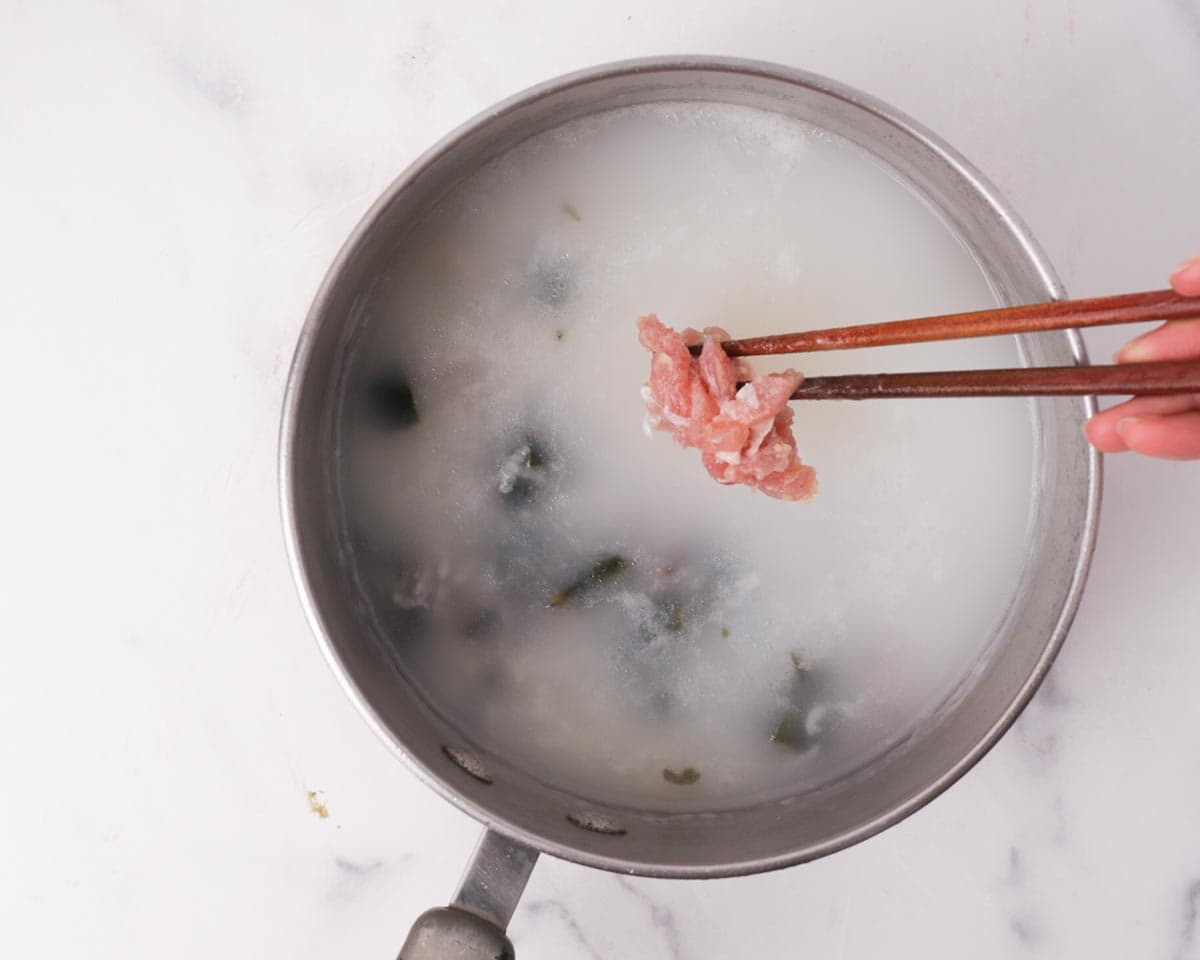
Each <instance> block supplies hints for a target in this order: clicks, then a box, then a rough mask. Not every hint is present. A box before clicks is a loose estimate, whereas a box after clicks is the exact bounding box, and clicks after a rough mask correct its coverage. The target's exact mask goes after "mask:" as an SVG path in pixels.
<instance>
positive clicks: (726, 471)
mask: <svg viewBox="0 0 1200 960" xmlns="http://www.w3.org/2000/svg"><path fill="white" fill-rule="evenodd" d="M638 339H639V340H640V341H641V344H642V346H643V347H645V348H646V349H647V350H649V351H650V352H651V353H652V354H653V357H652V358H651V360H650V378H649V379H648V380H647V381H646V385H645V386H644V387H642V396H643V397H644V398H645V400H646V425H647V427H648V428H651V429H657V430H669V431H671V433H672V435H673V436H674V437H675V440H676V442H678V443H679V444H680V445H681V446H684V447H696V448H697V449H698V450H700V452H701V454H702V457H701V459H702V461H703V463H704V467H705V469H706V470H708V472H709V474H710V475H711V476H712V477H713V479H714V480H716V481H717V482H718V483H744V484H746V485H747V486H749V487H753V488H754V489H756V490H761V491H762V492H763V493H765V494H767V495H768V496H771V497H777V498H778V499H780V500H808V499H810V498H811V497H812V495H813V494H814V493H816V492H817V475H816V471H814V470H813V468H812V467H808V466H805V465H804V464H802V463H801V462H800V458H799V457H798V456H797V454H796V439H795V437H793V436H792V411H791V408H790V407H789V406H788V405H787V404H788V397H790V396H791V395H792V392H793V391H794V390H795V389H796V387H798V386H799V385H800V381H801V380H802V379H803V378H802V377H801V375H800V374H799V373H796V372H795V371H794V370H788V371H787V372H786V373H768V374H764V375H763V376H759V377H756V376H754V375H753V373H752V372H751V371H750V369H749V368H748V367H747V366H746V365H745V364H744V363H739V362H737V361H735V360H732V359H730V358H729V357H728V356H726V355H725V351H724V350H722V349H721V341H723V340H728V339H729V334H727V333H726V332H725V331H724V330H721V329H720V328H719V327H708V328H706V329H705V330H704V332H703V333H700V332H698V331H696V330H692V329H691V328H688V329H686V330H684V331H683V332H682V333H677V332H675V331H674V330H672V329H671V328H670V327H668V326H667V325H666V324H664V323H662V322H661V321H660V320H659V319H658V317H656V316H654V315H653V314H651V315H650V316H648V317H642V318H640V319H639V320H638ZM695 344H702V346H701V348H700V356H699V357H693V356H692V354H691V351H690V350H689V349H688V347H689V346H691V345H695ZM739 381H744V383H743V386H742V387H741V389H738V382H739Z"/></svg>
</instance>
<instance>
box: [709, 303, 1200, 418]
mask: <svg viewBox="0 0 1200 960" xmlns="http://www.w3.org/2000/svg"><path fill="white" fill-rule="evenodd" d="M1195 319H1200V297H1182V296H1180V295H1179V294H1177V293H1175V292H1174V291H1173V290H1150V291H1147V292H1145V293H1125V294H1121V295H1119V296H1115V297H1093V298H1091V299H1087V300H1056V301H1051V302H1049V303H1034V304H1029V305H1028V306H1021V307H1002V308H1000V309H998V310H976V311H972V312H970V313H951V314H945V315H942V316H936V317H917V318H916V319H913V320H894V321H891V322H888V323H864V324H859V325H857V326H851V327H830V328H827V329H824V330H805V331H802V332H800V333H784V334H776V335H774V336H767V337H750V338H747V339H742V340H727V341H725V342H724V343H722V344H721V346H722V347H723V348H724V350H725V352H726V353H727V354H728V355H729V356H731V357H759V356H774V355H778V354H784V353H811V352H816V351H819V350H848V349H853V348H858V347H884V346H895V345H897V344H903V343H927V342H929V341H933V340H961V339H965V338H968V337H992V336H999V335H1003V334H1014V333H1040V332H1042V331H1046V330H1065V329H1071V328H1080V327H1099V326H1107V325H1112V324H1118V323H1143V322H1146V321H1162V320H1195ZM691 350H692V352H693V353H698V352H699V350H700V346H699V345H695V346H693V347H691ZM1172 393H1197V394H1200V362H1191V363H1188V362H1182V363H1176V362H1163V363H1135V364H1117V365H1110V366H1095V367H1093V366H1086V367H1018V368H1014V369H1007V370H947V371H941V372H935V373H878V374H850V375H846V376H835V377H808V378H806V379H805V380H804V382H803V383H801V384H800V386H799V387H798V388H797V390H796V392H795V393H793V394H792V399H793V400H865V399H869V398H881V399H882V398H892V397H1029V396H1079V395H1099V394H1138V395H1141V396H1153V395H1163V394H1172Z"/></svg>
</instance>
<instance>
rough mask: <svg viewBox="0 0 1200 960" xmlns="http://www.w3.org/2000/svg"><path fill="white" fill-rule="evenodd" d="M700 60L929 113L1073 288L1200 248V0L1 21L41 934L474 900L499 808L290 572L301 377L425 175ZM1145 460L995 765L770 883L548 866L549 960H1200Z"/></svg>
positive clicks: (15, 871)
mask: <svg viewBox="0 0 1200 960" xmlns="http://www.w3.org/2000/svg"><path fill="white" fill-rule="evenodd" d="M670 52H678V53H683V52H711V53H724V54H731V55H744V56H751V57H757V58H762V59H769V60H776V61H780V62H784V63H789V64H793V65H796V66H801V67H804V68H808V69H811V70H814V71H817V72H820V73H825V74H827V75H830V76H833V77H836V78H838V79H840V80H842V81H845V82H847V83H850V84H853V85H856V86H859V87H861V88H863V89H865V90H867V91H870V92H873V93H875V94H877V95H879V96H882V97H884V98H885V99H887V100H890V101H891V102H893V103H895V104H896V105H898V106H899V107H901V108H902V109H905V110H907V111H908V112H910V113H912V114H913V115H915V116H916V117H917V118H919V119H920V120H922V121H923V122H924V123H926V124H928V125H929V126H931V127H932V128H933V129H935V130H937V131H938V132H940V133H941V134H942V135H943V136H945V137H946V138H947V139H949V140H950V141H951V142H952V143H954V144H955V145H956V146H957V147H959V148H960V149H961V150H962V151H963V152H964V153H965V154H966V155H967V156H968V157H970V158H971V159H972V160H973V161H974V162H975V163H977V164H978V165H979V166H980V167H981V168H982V169H983V170H984V171H985V172H986V173H987V174H988V175H989V176H990V177H992V178H993V179H994V180H995V182H996V183H997V184H998V185H999V186H1000V187H1001V188H1002V190H1003V191H1004V192H1005V193H1006V194H1007V196H1008V198H1009V199H1010V200H1011V201H1012V202H1013V204H1014V205H1015V206H1016V208H1017V209H1018V210H1019V211H1020V212H1021V213H1022V215H1023V216H1024V217H1025V218H1026V220H1027V221H1028V223H1029V225H1030V226H1031V228H1032V229H1033V231H1034V233H1035V234H1036V235H1037V237H1038V238H1039V239H1040V240H1041V242H1042V243H1043V245H1044V246H1045V248H1046V250H1047V251H1048V253H1049V255H1050V257H1051V259H1052V260H1053V262H1054V263H1055V265H1056V266H1057V267H1058V269H1059V271H1060V272H1061V274H1062V276H1063V278H1064V280H1065V282H1066V284H1067V286H1068V288H1069V289H1070V290H1071V292H1072V293H1075V294H1078V295H1085V294H1101V293H1105V292H1117V291H1119V290H1123V289H1139V288H1148V287H1155V286H1160V285H1162V284H1163V283H1164V282H1165V277H1166V274H1167V272H1168V270H1169V269H1170V268H1171V267H1172V266H1174V264H1175V263H1176V261H1177V260H1179V259H1181V258H1182V257H1183V256H1184V255H1185V254H1187V253H1190V252H1193V251H1194V250H1196V249H1197V248H1200V176H1198V175H1197V161H1198V158H1200V92H1198V91H1200V5H1198V4H1197V2H1196V0H1148V2H1146V3H1140V4H1132V3H1126V2H1122V0H1094V2H1085V0H1023V2H1022V0H1009V2H999V0H989V2H981V3H969V4H968V3H962V2H960V0H926V2H923V3H920V4H899V3H893V2H886V0H869V2H847V3H842V4H832V3H824V4H818V3H787V2H783V0H773V2H772V0H743V2H742V3H739V4H733V3H728V2H726V3H720V2H714V0H690V2H686V3H685V2H678V0H642V2H640V3H637V4H633V3H628V4H612V3H609V4H601V3H586V4H574V3H569V2H563V0H558V2H554V3H551V2H493V3H487V4H484V3H479V4H471V3H467V2H463V0H441V2H439V3H428V2H423V0H409V2H408V3H401V4H388V3H372V2H368V0H354V2H344V3H340V4H324V5H320V6H318V5H316V4H311V5H309V4H304V5H296V4H285V3H278V2H267V3H257V4H245V3H234V2H232V0H225V2H214V3H207V4H203V5H201V4H195V5H186V6H185V5H180V4H163V3H153V2H148V0H121V2H116V0H114V2H110V3H104V4H91V3H84V2H78V3H60V4H50V3H33V2H23V0H2V2H0V265H2V266H0V317H2V323H3V333H4V336H3V348H2V350H0V397H2V399H3V410H4V415H3V420H2V421H0V422H2V423H3V435H4V449H5V450H6V451H7V458H6V464H7V466H6V469H5V470H4V471H3V474H2V477H3V479H0V490H2V494H3V495H2V496H0V504H2V507H0V509H2V510H3V530H4V534H5V544H6V548H5V549H4V551H3V555H2V557H3V559H2V560H0V564H3V568H2V573H3V575H2V576H0V584H3V586H2V587H0V624H3V626H4V631H5V644H4V650H5V654H4V660H3V672H2V673H0V730H2V731H3V732H2V733H0V785H2V793H0V798H2V800H0V810H2V811H3V816H2V818H0V836H2V837H3V840H2V842H0V860H2V862H3V864H4V867H3V870H2V871H0V943H3V944H4V946H5V947H6V952H7V953H8V954H11V955H12V956H19V957H68V956H80V955H87V956H94V957H106V958H107V957H113V958H142V957H146V958H149V957H168V956H171V957H173V956H182V957H208V956H223V957H252V956H253V957H264V956H268V957H275V956H277V957H314V958H315V957H323V956H343V957H376V958H381V957H391V956H394V953H395V951H396V949H397V948H398V945H399V944H400V942H401V941H402V939H403V936H404V933H405V930H406V929H407V926H408V923H409V922H410V920H411V919H412V918H413V917H414V916H415V915H416V913H417V912H419V911H420V910H421V909H423V908H424V907H426V906H429V905H432V904H434V903H437V902H443V901H444V899H445V898H446V897H447V896H448V894H449V893H450V891H451V888H452V886H453V884H454V882H455V880H456V878H457V875H458V873H459V870H460V867H461V865H462V863H463V862H464V859H465V857H466V855H467V853H468V851H469V849H470V848H471V846H472V844H473V842H474V840H475V837H476V833H477V829H476V826H475V824H474V823H473V822H471V821H470V820H468V819H467V818H466V817H465V816H463V815H461V814H459V813H458V812H456V811H455V810H453V809H451V808H450V807H449V806H448V805H447V804H445V803H444V802H442V801H441V800H439V799H438V798H437V797H436V796H435V795H434V794H433V793H432V792H431V791H429V790H428V789H426V788H425V787H424V786H422V785H421V784H420V783H419V782H418V781H417V780H416V779H415V778H414V777H413V776H412V775H411V774H410V773H409V772H408V771H407V770H406V769H405V768H404V767H403V766H401V765H400V764H399V763H397V762H395V761H394V760H393V759H392V758H391V757H390V755H389V754H388V753H387V751H386V750H385V749H384V747H383V746H382V745H381V744H380V743H378V742H376V740H375V738H374V736H373V735H372V734H371V733H370V731H369V730H368V729H367V727H366V726H365V725H364V724H363V723H362V722H361V721H360V719H359V718H358V716H357V715H356V714H355V712H354V710H353V708H352V707H351V706H350V704H349V703H348V702H347V701H346V699H345V698H344V697H343V695H342V693H341V691H340V689H339V688H338V687H337V685H336V683H335V682H334V680H333V678H332V677H331V675H330V674H329V672H328V671H327V669H326V667H325V665H324V663H323V661H322V660H321V658H320V656H319V654H318V652H317V649H316V647H315V645H314V644H313V643H312V641H311V639H310V636H309V632H308V629H307V627H306V625H305V623H304V621H303V618H302V616H301V612H300V607H299V604H298V602H297V600H296V598H295V595H294V592H293V588H292V584H291V581H290V579H289V574H288V570H287V567H286V564H285V559H284V552H283V547H282V542H281V535H280V525H279V519H278V505H277V497H276V481H275V434H276V424H277V417H278V411H279V407H280V398H281V394H282V390H283V384H284V376H285V372H286V369H287V363H288V358H289V355H290V352H291V349H292V346H293V343H294V340H295V337H296V334H297V331H298V329H299V326H300V323H301V321H302V318H303V316H304V313H305V310H306V307H307V305H308V302H309V300H310V298H311V296H312V294H313V292H314V290H315V288H316V285H317V283H318V281H319V280H320V277H321V275H322V273H323V271H324V270H325V267H326V266H327V264H328V262H329V260H330V259H331V257H332V256H333V253H334V251H335V250H336V249H337V247H338V245H339V244H340V243H341V241H342V239H343V238H344V236H345V235H346V234H347V232H348V231H349V230H350V228H351V227H352V225H353V224H354V222H355V221H356V219H357V218H358V216H359V215H360V214H361V212H362V211H363V210H364V208H365V207H366V205H367V204H368V203H369V202H370V201H371V199H372V198H373V197H375V196H376V195H377V194H378V192H379V191H380V190H382V188H383V187H384V186H385V185H386V183H387V182H388V181H389V179H390V178H391V177H392V176H394V175H395V174H396V173H397V172H398V171H400V170H401V169H402V168H403V167H404V166H405V164H406V163H407V162H408V161H409V160H411V159H412V158H413V157H414V156H415V155H416V154H417V153H418V152H419V151H420V150H421V149H423V148H424V147H425V146H426V145H428V144H429V143H431V142H432V141H433V140H434V139H436V138H437V137H438V136H440V135H441V134H442V133H444V132H445V131H446V130H447V129H449V128H450V127H452V126H453V125H455V124H457V123H458V122H460V121H461V120H463V119H465V118H466V117H468V116H470V115H471V114H473V113H474V112H476V111H477V110H479V109H481V108H483V107H485V106H487V105H488V104H490V103H492V102H493V101H495V100H497V99H499V98H500V97H502V96H505V95H507V94H510V93H512V92H515V91H517V90H519V89H521V88H522V87H524V86H526V85H528V84H530V83H532V82H535V81H538V80H541V79H544V78H547V77H550V76H553V75H556V74H559V73H561V72H564V71H567V70H570V69H574V68H577V67H581V66H585V65H588V64H592V63H596V62H602V61H606V60H612V59H618V58H623V57H629V56H637V55H646V54H652V53H670ZM867 266H868V267H869V265H867ZM1089 341H1090V345H1091V347H1092V349H1093V350H1094V352H1095V353H1096V354H1098V355H1101V356H1103V355H1106V354H1107V353H1108V352H1110V351H1111V350H1112V349H1113V348H1114V347H1115V346H1116V344H1117V342H1118V336H1117V335H1116V334H1114V333H1111V332H1109V333H1104V334H1100V335H1096V336H1093V337H1089ZM1107 470H1108V475H1107V490H1106V500H1105V504H1104V510H1103V522H1102V532H1101V536H1100V544H1099V550H1098V552H1097V555H1096V560H1095V566H1094V571H1093V575H1092V579H1091V584H1090V587H1089V590H1088V593H1087V597H1086V599H1085V602H1084V604H1083V608H1082V610H1081V611H1080V614H1079V618H1078V621H1077V623H1076V626H1075V629H1074V631H1073V633H1072V635H1071V637H1070V639H1069V641H1068V644H1067V647H1066V650H1065V651H1064V653H1063V655H1062V657H1061V659H1060V660H1059V662H1058V664H1057V665H1056V667H1055V668H1054V671H1053V674H1052V676H1051V678H1050V682H1049V683H1048V684H1047V685H1046V686H1045V688H1044V689H1043V690H1042V691H1041V692H1040V693H1039V695H1038V696H1037V698H1036V700H1035V701H1034V703H1033V704H1032V706H1031V707H1030V709H1029V710H1028V711H1027V712H1026V713H1025V715H1024V716H1023V717H1022V719H1021V720H1020V722H1019V723H1018V724H1017V726H1016V728H1015V729H1014V730H1013V731H1012V733H1011V734H1010V735H1009V736H1007V737H1006V738H1005V739H1004V740H1003V742H1002V743H1001V744H1000V745H999V746H998V747H997V748H996V749H995V750H994V751H993V752H992V753H991V754H990V755H989V756H988V757H987V758H986V759H985V760H984V761H983V762H982V763H981V764H980V765H979V766H978V767H977V768H976V769H975V770H974V771H973V772H971V773H970V774H969V775H968V776H967V777H966V778H965V779H964V780H963V781H962V782H960V783H959V784H958V785H956V786H955V787H954V788H952V789H951V790H950V791H949V792H948V793H947V794H946V795H944V796H943V797H941V798H940V799H938V800H937V801H936V802H934V803H933V804H932V805H930V806H929V807H927V808H926V809H924V810H922V811H921V812H920V813H918V814H917V815H915V816H913V817H912V818H911V819H909V820H907V821H906V822H904V823H903V824H901V825H900V826H898V827H896V828H895V829H893V830H891V831H888V832H887V833H885V834H884V835H882V836H880V837H878V838H876V839H873V840H871V841H869V842H867V843H865V844H862V845H860V846H858V847H856V848H854V849H852V850H849V851H846V852H844V853H841V854H838V855H836V856H834V857H832V858H829V859H826V860H824V861H821V862H818V863H814V864H811V865H808V866H804V867H800V868H796V869H792V870H788V871H784V872H780V873H775V874H772V875H767V876H758V877H754V878H749V879H740V880H728V881H712V882H704V883H697V882H690V883H689V882H668V881H649V880H639V879H627V878H621V877H617V876H613V875H609V874H605V873H600V872H595V871H591V870H587V869H584V868H581V867H577V866H574V865H571V864H567V863H560V862H553V861H549V860H546V859H543V862H542V863H541V864H540V865H539V866H538V868H537V870H536V872H535V874H534V878H533V880H532V882H531V884H530V887H529V890H528V892H527V895H526V899H525V901H524V902H523V903H522V905H521V907H520V909H519V910H518V913H517V916H516V918H515V921H514V924H513V927H512V932H513V936H514V939H515V940H516V941H517V943H518V949H519V953H520V955H521V956H522V957H523V958H524V960H533V958H547V957H555V958H568V957H571V958H573V957H580V958H592V957H605V958H613V957H629V958H646V960H650V958H713V957H720V958H735V957H747V958H749V957H763V956H808V957H831V958H840V957H876V956H889V957H921V958H958V957H964V956H971V957H974V958H980V960H986V958H1009V957H1015V956H1021V955H1025V954H1028V955H1032V956H1044V957H1155V958H1163V960H1196V958H1200V917H1198V914H1200V828H1198V820H1197V810H1198V805H1200V697H1198V696H1197V680H1196V678H1197V676H1200V643H1197V641H1198V640H1200V627H1198V625H1200V589H1197V573H1198V569H1200V556H1198V547H1197V544H1200V496H1198V491H1200V465H1198V464H1192V465H1181V464H1163V463H1154V462H1146V461H1137V460H1134V459H1131V458H1129V457H1122V458H1109V460H1108V463H1107ZM308 790H319V791H321V795H320V796H321V799H322V800H323V801H324V803H325V804H326V805H327V807H328V812H329V816H328V818H327V819H321V818H320V817H318V816H316V815H315V814H314V813H313V812H311V811H310V809H309V803H308V798H307V793H306V791H308Z"/></svg>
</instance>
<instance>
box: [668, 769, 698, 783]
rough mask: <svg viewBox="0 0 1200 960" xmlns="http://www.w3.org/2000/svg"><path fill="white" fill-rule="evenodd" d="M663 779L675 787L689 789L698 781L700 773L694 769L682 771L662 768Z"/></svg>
mask: <svg viewBox="0 0 1200 960" xmlns="http://www.w3.org/2000/svg"><path fill="white" fill-rule="evenodd" d="M663 779H664V780H666V781H667V783H673V784H675V785H676V786H681V787H690V786H691V785H692V784H693V783H696V782H697V781H698V780H699V779H700V771H699V770H697V769H696V768H695V767H684V768H683V769H682V770H672V769H671V768H670V767H663Z"/></svg>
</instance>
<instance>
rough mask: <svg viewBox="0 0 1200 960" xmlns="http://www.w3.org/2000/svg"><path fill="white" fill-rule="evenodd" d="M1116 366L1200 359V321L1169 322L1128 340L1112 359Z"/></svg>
mask: <svg viewBox="0 0 1200 960" xmlns="http://www.w3.org/2000/svg"><path fill="white" fill-rule="evenodd" d="M1113 359H1114V360H1116V361H1117V363H1145V362H1146V361H1148V360H1200V320H1172V321H1171V322H1170V323H1164V324H1163V325H1162V326H1161V327H1158V328H1157V329H1155V330H1151V331H1150V332H1149V333H1143V334H1142V335H1141V336H1140V337H1135V338H1134V339H1132V340H1130V341H1129V342H1128V343H1127V344H1125V346H1123V347H1122V348H1121V349H1120V350H1118V351H1117V353H1116V355H1115V356H1114V357H1113Z"/></svg>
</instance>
